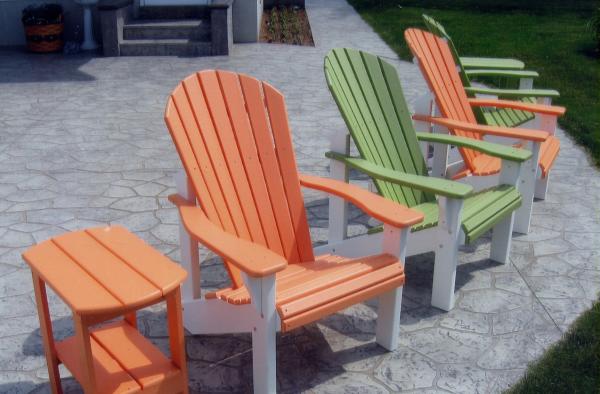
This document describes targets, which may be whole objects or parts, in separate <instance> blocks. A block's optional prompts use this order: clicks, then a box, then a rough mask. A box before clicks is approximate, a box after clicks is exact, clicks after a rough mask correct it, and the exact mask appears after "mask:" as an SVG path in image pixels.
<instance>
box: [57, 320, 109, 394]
mask: <svg viewBox="0 0 600 394" xmlns="http://www.w3.org/2000/svg"><path fill="white" fill-rule="evenodd" d="M73 328H74V329H75V335H74V338H75V345H76V349H77V356H78V357H77V358H76V362H77V363H78V364H79V366H80V375H79V376H78V377H77V381H78V382H79V384H81V387H83V391H85V392H86V393H91V394H96V393H99V392H100V390H99V389H98V378H99V376H97V374H98V372H97V371H96V366H95V361H94V357H93V353H92V340H91V338H90V332H89V327H88V325H87V324H86V322H85V321H84V319H83V318H82V316H81V315H78V314H75V315H73ZM61 360H62V359H61ZM63 362H64V361H63ZM65 365H66V362H65ZM109 378H110V377H109Z"/></svg>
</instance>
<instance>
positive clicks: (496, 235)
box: [490, 212, 515, 264]
mask: <svg viewBox="0 0 600 394" xmlns="http://www.w3.org/2000/svg"><path fill="white" fill-rule="evenodd" d="M514 217H515V213H514V212H513V213H512V214H510V215H509V216H508V217H506V218H504V219H503V220H502V221H501V222H500V223H498V224H496V225H495V226H494V228H493V229H492V245H491V247H490V259H492V260H494V261H497V262H499V263H501V264H506V263H508V257H509V255H510V244H511V240H512V230H513V222H514Z"/></svg>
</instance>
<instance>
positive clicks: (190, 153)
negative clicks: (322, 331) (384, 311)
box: [165, 70, 314, 287]
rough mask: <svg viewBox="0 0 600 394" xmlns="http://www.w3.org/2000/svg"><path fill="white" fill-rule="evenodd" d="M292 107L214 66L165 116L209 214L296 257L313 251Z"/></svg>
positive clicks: (236, 281)
mask: <svg viewBox="0 0 600 394" xmlns="http://www.w3.org/2000/svg"><path fill="white" fill-rule="evenodd" d="M285 110H286V109H285V104H284V99H283V96H282V95H281V93H279V92H278V91H277V90H275V89H274V88H273V87H271V86H270V85H268V84H266V83H264V82H260V81H258V80H256V79H254V78H251V77H248V76H245V75H238V74H235V73H232V72H225V71H212V70H210V71H202V72H199V73H197V74H193V75H191V76H189V77H188V78H186V79H185V80H184V81H183V82H182V83H180V84H179V86H177V87H176V88H175V90H174V91H173V93H172V94H171V97H170V98H169V102H168V104H167V110H166V113H165V120H166V122H167V126H168V128H169V131H170V133H171V136H172V137H173V140H174V142H175V145H176V147H177V151H178V152H179V155H180V158H181V161H182V162H183V165H184V168H185V170H186V172H187V174H188V177H189V178H190V179H191V182H192V185H193V187H194V190H195V192H196V195H197V196H198V197H197V198H198V203H199V206H200V207H202V209H203V211H204V213H205V214H206V215H207V217H208V218H209V219H210V220H211V221H212V222H213V223H215V224H217V225H219V226H220V227H221V228H223V229H224V230H225V231H227V232H230V233H232V234H235V235H237V236H239V237H240V238H243V239H247V240H250V241H253V242H256V243H258V244H261V245H263V246H266V247H268V248H269V249H271V250H273V251H274V252H276V253H278V254H280V255H282V256H284V257H285V258H286V259H287V260H288V262H290V263H297V262H304V261H311V260H314V256H313V253H312V246H311V241H310V234H309V231H308V223H307V220H306V213H305V209H304V203H303V200H302V194H301V192H300V182H299V179H298V174H297V168H296V161H295V157H294V153H293V148H292V142H291V136H290V129H289V125H288V119H287V114H286V112H285ZM280 111H283V112H280ZM225 265H226V267H227V270H228V272H229V275H230V277H231V280H232V282H233V285H234V286H235V287H239V286H241V285H242V284H243V282H242V279H241V275H240V272H239V270H238V269H237V268H235V267H234V266H233V265H231V264H230V263H228V262H225Z"/></svg>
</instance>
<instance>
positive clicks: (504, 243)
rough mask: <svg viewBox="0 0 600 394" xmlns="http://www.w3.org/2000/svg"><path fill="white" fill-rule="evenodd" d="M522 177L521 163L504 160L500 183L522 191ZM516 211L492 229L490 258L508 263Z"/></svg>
mask: <svg viewBox="0 0 600 394" xmlns="http://www.w3.org/2000/svg"><path fill="white" fill-rule="evenodd" d="M520 177H521V164H519V163H515V162H511V161H508V160H503V161H502V169H501V170H500V175H499V179H498V180H499V183H500V184H505V185H517V187H518V188H519V191H521V189H520V185H519V180H520ZM523 198H524V197H523ZM515 212H519V210H516V211H514V212H513V213H512V214H511V215H510V216H508V217H506V218H504V219H503V220H502V221H501V222H500V223H498V224H496V225H495V226H494V228H493V229H492V245H491V247H490V259H492V260H494V261H497V262H499V263H502V264H506V263H507V262H508V258H509V256H510V245H511V241H512V232H513V225H514V222H515V218H516V214H515ZM528 222H529V221H528ZM528 225H529V223H528Z"/></svg>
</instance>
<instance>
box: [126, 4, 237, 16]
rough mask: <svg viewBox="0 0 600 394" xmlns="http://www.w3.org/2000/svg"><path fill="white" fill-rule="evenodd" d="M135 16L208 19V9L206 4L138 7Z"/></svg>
mask: <svg viewBox="0 0 600 394" xmlns="http://www.w3.org/2000/svg"><path fill="white" fill-rule="evenodd" d="M243 1H246V0H243ZM137 17H138V18H140V19H196V18H197V19H208V18H210V9H209V8H208V7H206V6H152V7H140V8H139V12H138V16H137Z"/></svg>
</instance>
